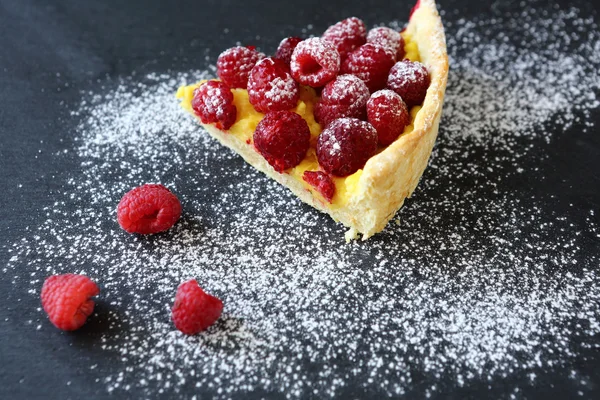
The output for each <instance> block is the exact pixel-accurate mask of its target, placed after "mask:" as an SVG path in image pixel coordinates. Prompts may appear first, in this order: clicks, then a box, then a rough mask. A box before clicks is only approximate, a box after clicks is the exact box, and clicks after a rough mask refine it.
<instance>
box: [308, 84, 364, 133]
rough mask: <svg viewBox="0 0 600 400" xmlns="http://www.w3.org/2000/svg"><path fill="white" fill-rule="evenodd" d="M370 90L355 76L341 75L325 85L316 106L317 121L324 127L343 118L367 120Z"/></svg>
mask: <svg viewBox="0 0 600 400" xmlns="http://www.w3.org/2000/svg"><path fill="white" fill-rule="evenodd" d="M369 95H370V93H369V89H368V88H367V85H365V83H364V82H363V81H362V80H361V79H359V78H357V77H356V76H354V75H339V76H338V77H337V78H335V80H333V81H331V82H329V83H328V84H327V85H325V88H324V89H323V91H322V92H321V98H320V99H319V101H318V102H317V104H316V105H315V112H314V113H315V119H316V120H317V122H318V123H320V124H321V125H322V126H323V127H325V126H327V125H329V124H330V123H331V122H332V121H333V120H335V119H338V118H343V117H349V118H358V119H365V118H366V115H367V111H366V105H367V101H368V100H369Z"/></svg>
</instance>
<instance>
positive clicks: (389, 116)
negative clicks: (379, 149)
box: [367, 89, 410, 146]
mask: <svg viewBox="0 0 600 400" xmlns="http://www.w3.org/2000/svg"><path fill="white" fill-rule="evenodd" d="M367 115H368V118H369V123H370V124H371V125H373V127H374V128H375V130H377V137H378V138H379V144H381V145H383V146H387V145H389V144H390V143H392V142H393V141H394V140H396V139H397V138H398V136H400V134H401V133H402V132H403V131H404V128H406V125H408V124H409V123H410V114H409V113H408V108H407V107H406V104H405V103H404V100H402V98H401V97H400V96H399V95H398V94H397V93H396V92H393V91H391V90H389V89H384V90H380V91H378V92H375V93H373V96H371V98H370V99H369V101H368V102H367Z"/></svg>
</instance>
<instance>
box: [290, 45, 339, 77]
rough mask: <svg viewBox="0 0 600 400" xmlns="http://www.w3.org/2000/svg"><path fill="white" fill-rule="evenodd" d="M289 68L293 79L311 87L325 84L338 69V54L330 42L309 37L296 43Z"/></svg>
mask: <svg viewBox="0 0 600 400" xmlns="http://www.w3.org/2000/svg"><path fill="white" fill-rule="evenodd" d="M290 69H291V71H292V76H293V77H294V79H295V80H296V81H297V82H299V83H301V84H303V85H308V86H312V87H321V86H325V84H327V82H329V81H330V80H332V79H334V78H335V77H336V76H337V74H338V72H339V70H340V55H339V53H338V52H337V50H336V49H335V46H333V45H332V44H331V43H329V42H327V41H325V40H321V39H319V38H310V39H306V40H303V41H301V42H300V43H298V45H297V46H296V48H295V49H294V52H293V53H292V61H291V62H290Z"/></svg>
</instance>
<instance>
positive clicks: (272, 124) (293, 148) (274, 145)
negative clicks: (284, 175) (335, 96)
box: [253, 111, 310, 173]
mask: <svg viewBox="0 0 600 400" xmlns="http://www.w3.org/2000/svg"><path fill="white" fill-rule="evenodd" d="M253 139H254V147H255V148H256V150H257V151H258V152H259V153H260V154H261V155H262V156H263V157H264V158H265V159H266V160H267V162H268V163H269V164H270V165H271V166H272V167H273V168H274V169H275V171H277V172H280V173H281V172H283V171H285V170H286V169H288V168H293V167H295V166H296V165H298V164H300V162H301V161H302V160H303V159H304V157H305V156H306V152H307V151H308V148H309V147H310V129H309V127H308V123H307V122H306V121H305V120H304V119H303V118H302V117H301V116H300V115H298V114H296V113H295V112H292V111H273V112H270V113H267V114H266V115H265V117H264V118H263V119H262V120H261V121H260V122H259V123H258V125H257V126H256V131H254V136H253Z"/></svg>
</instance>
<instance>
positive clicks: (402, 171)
mask: <svg viewBox="0 0 600 400" xmlns="http://www.w3.org/2000/svg"><path fill="white" fill-rule="evenodd" d="M407 33H408V34H409V35H410V37H411V38H412V40H413V41H414V42H416V44H417V47H418V49H419V53H420V58H421V62H422V63H424V64H425V66H426V67H427V69H428V70H429V73H430V76H431V84H430V86H429V89H428V90H427V96H426V97H425V100H424V102H423V106H422V108H421V110H420V111H419V112H418V114H417V116H416V118H415V121H414V124H413V125H414V129H413V131H411V132H409V133H406V134H403V135H402V136H400V138H398V140H396V141H395V142H394V143H392V144H391V145H390V146H388V147H387V148H386V149H385V150H384V151H382V152H381V153H379V154H377V155H376V156H374V157H372V158H371V159H370V160H369V161H368V162H367V164H366V165H365V167H364V169H363V173H362V174H361V176H360V178H359V180H358V183H357V187H356V189H355V191H354V193H353V194H352V196H351V197H350V199H349V200H348V202H347V204H346V205H345V206H343V207H332V206H331V205H330V204H329V203H326V202H324V201H323V200H322V199H320V198H318V197H317V196H315V195H313V194H312V192H311V191H310V190H307V189H306V187H305V185H304V184H303V182H301V181H299V180H298V179H296V178H294V177H293V176H292V175H290V174H287V173H283V174H280V173H278V172H276V171H275V170H274V169H273V168H272V167H271V166H270V165H269V164H268V163H267V162H266V160H265V159H264V158H263V157H262V156H261V155H260V154H259V153H258V152H257V151H256V150H255V149H254V146H252V145H249V144H247V143H246V142H245V140H243V139H241V138H239V137H238V136H237V135H232V134H229V133H227V132H224V131H221V130H219V129H217V128H215V127H214V126H212V125H207V124H203V126H204V128H205V129H206V130H207V131H208V132H209V133H210V135H211V136H213V137H214V138H216V139H217V140H219V141H220V142H221V143H222V144H223V145H225V146H227V147H229V148H231V149H233V150H234V151H236V152H237V153H239V154H240V155H241V156H242V157H243V158H244V159H245V160H246V162H248V163H249V164H251V165H252V166H254V167H255V168H256V169H258V170H260V171H262V172H263V173H265V174H266V175H268V176H269V177H271V178H273V179H274V180H276V181H277V182H279V183H281V184H282V185H284V186H286V187H288V188H289V189H290V190H291V191H292V192H293V193H294V194H295V195H296V196H298V197H299V198H300V199H301V200H302V201H304V202H305V203H308V204H309V205H311V206H313V207H315V208H317V209H318V210H321V211H323V212H325V213H328V214H329V215H330V216H331V217H332V218H333V219H334V220H336V221H338V222H341V223H342V224H344V225H345V226H347V227H349V228H350V231H349V232H348V233H347V234H346V239H347V240H350V239H353V238H355V237H356V235H357V234H362V238H363V239H367V238H369V237H371V236H373V235H374V234H376V233H378V232H380V231H382V230H383V229H384V228H385V226H386V225H387V223H388V221H389V220H390V219H391V218H392V217H393V216H394V215H395V213H396V212H397V211H398V210H399V209H400V207H402V205H403V204H404V200H405V199H406V197H409V196H410V195H412V193H413V191H414V190H415V189H416V187H417V185H418V183H419V179H420V178H421V175H422V174H423V171H424V170H425V167H426V166H427V162H428V160H429V156H430V154H431V151H432V149H433V145H434V143H435V139H436V137H437V132H438V126H439V122H440V117H441V113H442V105H443V101H444V93H445V90H446V82H447V78H448V56H447V53H446V38H445V35H444V29H443V26H442V21H441V19H440V16H439V13H438V11H437V8H436V5H435V1H434V0H421V1H420V6H419V8H418V9H417V10H416V11H415V12H414V14H413V15H412V17H411V19H410V21H409V24H408V26H407ZM198 120H199V119H198Z"/></svg>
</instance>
